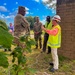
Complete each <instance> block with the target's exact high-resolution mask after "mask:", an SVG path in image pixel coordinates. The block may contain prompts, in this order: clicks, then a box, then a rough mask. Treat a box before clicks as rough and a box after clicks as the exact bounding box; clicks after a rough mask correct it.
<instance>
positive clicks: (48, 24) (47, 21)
mask: <svg viewBox="0 0 75 75" xmlns="http://www.w3.org/2000/svg"><path fill="white" fill-rule="evenodd" d="M44 26H45V28H47V29H51V28H52V21H51V19H50V16H47V17H46V23H45V25H44ZM48 37H49V34H48V33H46V32H45V33H44V41H43V48H42V52H46V46H47V42H48ZM42 52H41V53H42ZM49 53H51V47H49V46H48V52H47V54H49Z"/></svg>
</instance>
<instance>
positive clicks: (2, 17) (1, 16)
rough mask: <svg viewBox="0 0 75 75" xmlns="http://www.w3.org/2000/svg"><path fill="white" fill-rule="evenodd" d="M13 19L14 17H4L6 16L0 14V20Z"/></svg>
mask: <svg viewBox="0 0 75 75" xmlns="http://www.w3.org/2000/svg"><path fill="white" fill-rule="evenodd" d="M14 17H15V15H9V16H6V15H4V14H1V13H0V18H1V19H13V18H14Z"/></svg>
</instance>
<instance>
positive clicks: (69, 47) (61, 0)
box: [57, 0, 75, 59]
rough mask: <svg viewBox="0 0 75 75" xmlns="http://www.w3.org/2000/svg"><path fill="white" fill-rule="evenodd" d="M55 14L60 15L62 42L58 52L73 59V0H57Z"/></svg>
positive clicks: (74, 17) (74, 7)
mask: <svg viewBox="0 0 75 75" xmlns="http://www.w3.org/2000/svg"><path fill="white" fill-rule="evenodd" d="M57 14H58V15H60V16H61V23H60V25H61V28H62V44H61V48H60V49H59V50H58V53H59V54H61V55H63V56H65V57H68V58H71V59H75V0H57Z"/></svg>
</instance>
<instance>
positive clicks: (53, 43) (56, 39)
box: [42, 15, 61, 72]
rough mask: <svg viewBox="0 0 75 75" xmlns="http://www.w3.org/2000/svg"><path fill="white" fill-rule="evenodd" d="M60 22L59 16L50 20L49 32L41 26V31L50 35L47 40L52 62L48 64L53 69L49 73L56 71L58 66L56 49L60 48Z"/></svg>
mask: <svg viewBox="0 0 75 75" xmlns="http://www.w3.org/2000/svg"><path fill="white" fill-rule="evenodd" d="M60 21H61V18H60V16H59V15H55V16H54V17H53V19H52V29H51V30H49V29H46V28H44V27H43V26H42V29H43V30H44V31H45V32H47V33H48V34H49V35H50V36H49V38H48V46H50V47H51V54H52V59H53V62H52V63H50V65H52V66H53V68H51V69H50V71H51V72H55V71H56V70H58V65H59V60H58V54H57V49H58V48H59V47H61V27H60V26H59V24H58V23H59V22H60Z"/></svg>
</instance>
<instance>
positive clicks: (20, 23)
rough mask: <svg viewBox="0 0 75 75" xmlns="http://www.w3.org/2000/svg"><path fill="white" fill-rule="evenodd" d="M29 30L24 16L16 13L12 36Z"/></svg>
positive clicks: (23, 33) (20, 34)
mask: <svg viewBox="0 0 75 75" xmlns="http://www.w3.org/2000/svg"><path fill="white" fill-rule="evenodd" d="M29 31H30V30H29V23H28V22H27V20H26V19H25V17H24V16H22V15H21V14H17V15H16V17H15V19H14V36H16V37H20V36H22V35H25V34H26V33H28V32H29Z"/></svg>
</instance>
